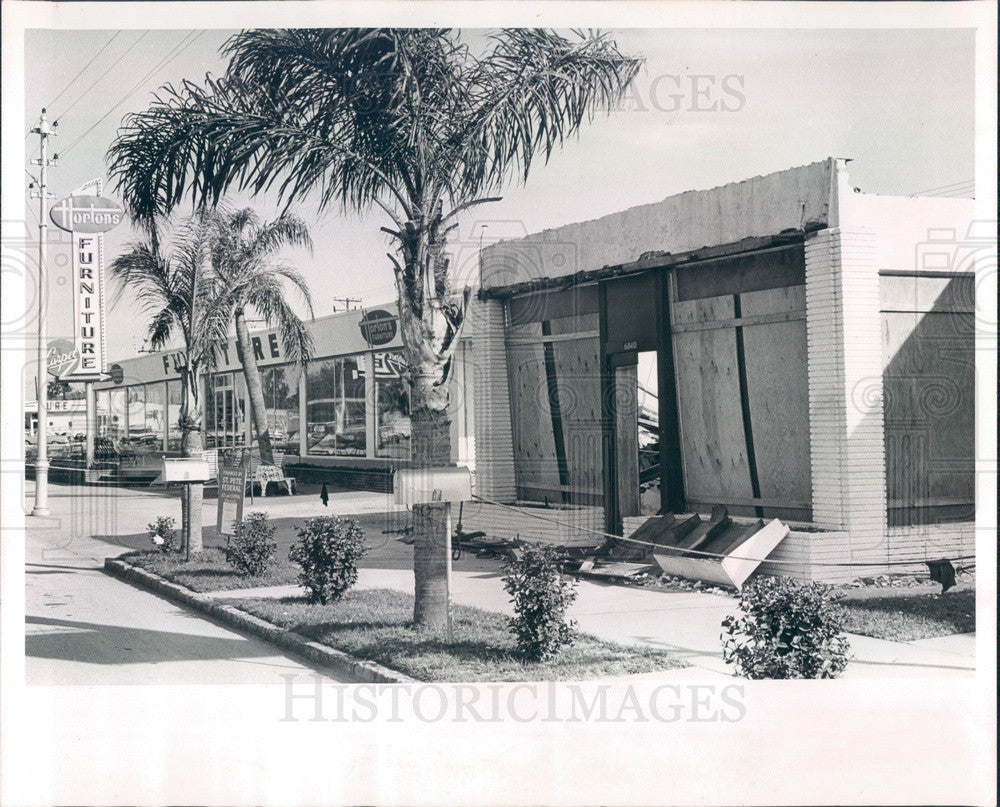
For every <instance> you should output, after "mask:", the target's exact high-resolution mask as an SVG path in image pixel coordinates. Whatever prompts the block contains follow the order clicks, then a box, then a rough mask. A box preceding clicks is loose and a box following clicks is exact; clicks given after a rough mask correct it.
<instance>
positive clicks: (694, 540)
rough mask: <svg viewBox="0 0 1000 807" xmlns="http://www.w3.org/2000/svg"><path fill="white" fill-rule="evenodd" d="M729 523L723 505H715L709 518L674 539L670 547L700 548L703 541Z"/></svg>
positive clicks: (719, 532) (729, 520) (718, 533)
mask: <svg viewBox="0 0 1000 807" xmlns="http://www.w3.org/2000/svg"><path fill="white" fill-rule="evenodd" d="M730 524H732V519H730V518H729V512H728V511H727V510H726V508H725V507H722V506H721V505H716V506H715V507H713V508H712V517H711V519H710V520H708V521H705V522H702V523H701V524H699V525H698V526H696V527H695V528H694V529H693V530H691V532H690V533H689V534H688V535H687V536H685V537H684V538H683V539H682V540H679V541H676V542H675V543H674V544H673V546H672V547H671V549H701V547H702V546H703V545H704V544H705V543H707V542H708V541H711V540H712V539H713V538H715V537H716V536H717V535H720V534H721V533H722V532H724V531H725V530H726V529H727V528H728V527H729V525H730Z"/></svg>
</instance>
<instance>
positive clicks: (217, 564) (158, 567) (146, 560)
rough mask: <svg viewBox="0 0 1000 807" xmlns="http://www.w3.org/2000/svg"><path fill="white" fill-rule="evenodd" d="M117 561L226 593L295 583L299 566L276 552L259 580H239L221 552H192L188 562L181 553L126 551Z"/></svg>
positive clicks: (193, 587) (195, 587) (194, 588)
mask: <svg viewBox="0 0 1000 807" xmlns="http://www.w3.org/2000/svg"><path fill="white" fill-rule="evenodd" d="M121 559H122V560H124V561H125V562H126V563H131V564H132V565H133V566H138V567H139V568H141V569H145V570H146V571H148V572H152V573H153V574H158V575H159V576H160V577H163V578H166V579H167V580H169V581H171V582H172V583H179V584H180V585H182V586H187V587H188V588H189V589H191V590H192V591H201V592H205V591H230V590H232V589H240V588H257V587H258V586H283V585H288V584H289V583H297V582H298V571H299V567H298V566H296V565H294V564H293V563H292V562H291V561H289V560H288V558H287V557H285V556H284V555H283V554H282V553H280V552H279V553H277V554H276V555H275V558H274V562H273V563H272V564H271V567H270V568H269V569H268V570H267V572H266V573H265V574H263V575H262V576H260V577H243V576H242V575H240V573H239V572H237V571H236V570H235V569H234V568H233V567H232V566H230V565H229V564H228V563H226V556H225V553H224V552H223V551H222V550H221V549H215V548H212V549H206V550H205V551H203V552H199V553H196V554H195V555H193V556H192V557H191V561H190V562H187V561H185V560H184V555H183V554H181V553H178V552H171V553H169V554H168V553H164V552H158V551H145V552H128V553H126V554H124V555H122V556H121Z"/></svg>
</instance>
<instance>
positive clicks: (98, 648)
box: [24, 615, 275, 664]
mask: <svg viewBox="0 0 1000 807" xmlns="http://www.w3.org/2000/svg"><path fill="white" fill-rule="evenodd" d="M25 623H26V625H27V627H28V629H29V630H30V629H31V626H32V625H34V626H39V627H45V628H48V630H45V631H44V632H39V633H28V634H27V635H26V636H25V640H24V652H25V655H26V656H32V657H35V658H47V659H61V660H64V661H77V662H84V663H87V664H155V663H158V662H164V661H211V660H225V659H241V658H263V657H267V656H273V655H275V650H273V649H272V648H269V647H267V646H266V645H263V644H260V643H258V642H251V641H250V640H248V639H232V638H228V637H217V636H199V635H197V634H190V633H176V632H173V631H158V630H147V629H145V628H126V627H121V626H119V625H101V624H98V623H95V622H76V621H73V620H67V619H50V618H48V617H40V616H30V615H29V616H27V617H25ZM54 628H63V629H64V630H53V629H54Z"/></svg>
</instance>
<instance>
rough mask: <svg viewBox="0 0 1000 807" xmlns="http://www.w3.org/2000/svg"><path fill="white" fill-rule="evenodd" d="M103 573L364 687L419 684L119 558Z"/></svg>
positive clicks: (106, 563)
mask: <svg viewBox="0 0 1000 807" xmlns="http://www.w3.org/2000/svg"><path fill="white" fill-rule="evenodd" d="M104 571H105V573H106V574H109V575H111V576H112V577H117V578H118V579H119V580H124V581H125V582H127V583H131V584H133V585H135V586H137V587H139V588H144V589H146V590H148V591H152V592H153V593H155V594H159V595H160V596H162V597H166V598H167V599H168V600H172V601H173V602H176V603H180V604H181V605H186V606H187V607H189V608H192V609H193V610H195V611H198V612H200V613H202V614H204V615H205V616H208V617H211V618H212V619H215V620H217V621H219V622H221V623H223V624H224V625H226V626H227V627H230V628H235V629H237V630H239V631H241V632H243V633H248V634H250V635H251V636H254V637H255V638H258V639H263V640H264V641H265V642H270V643H271V644H275V645H278V647H280V648H282V649H283V650H288V651H290V652H292V653H295V654H296V655H298V656H301V657H302V658H304V659H307V660H309V661H311V662H313V663H314V664H317V665H319V666H321V667H325V668H326V669H328V670H329V671H330V672H331V673H333V674H335V675H339V676H342V677H347V678H351V679H352V680H355V681H356V682H358V683H366V684H417V683H420V682H419V681H418V680H417V679H416V678H410V677H409V676H407V675H403V673H400V672H396V671H395V670H391V669H389V668H388V667H383V666H382V665H381V664H377V663H376V662H374V661H367V660H365V659H359V658H357V657H355V656H352V655H350V654H349V653H345V652H343V651H342V650H335V649H333V648H332V647H327V646H326V645H323V644H320V643H319V642H312V641H310V640H309V639H306V638H305V637H303V636H300V635H299V634H297V633H293V632H292V631H288V630H285V629H284V628H279V627H278V626H277V625H273V624H271V623H270V622H267V621H265V620H263V619H261V618H260V617H256V616H253V615H252V614H248V613H246V612H245V611H240V610H239V609H238V608H234V607H233V606H232V605H225V604H223V603H220V602H218V601H217V600H213V599H211V598H210V597H206V596H205V595H204V594H199V593H197V592H195V591H191V589H189V588H186V587H185V586H182V585H179V584H177V583H171V582H170V581H169V580H165V579H164V578H162V577H160V576H159V575H156V574H153V573H152V572H148V571H146V570H145V569H140V568H139V567H138V566H133V565H132V564H130V563H126V562H125V561H123V560H119V559H118V558H105V559H104Z"/></svg>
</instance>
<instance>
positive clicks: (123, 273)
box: [110, 215, 230, 556]
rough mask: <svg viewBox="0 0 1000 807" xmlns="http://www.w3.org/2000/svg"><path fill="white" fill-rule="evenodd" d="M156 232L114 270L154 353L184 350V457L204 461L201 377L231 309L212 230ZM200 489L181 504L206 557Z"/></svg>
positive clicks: (195, 221) (193, 488)
mask: <svg viewBox="0 0 1000 807" xmlns="http://www.w3.org/2000/svg"><path fill="white" fill-rule="evenodd" d="M149 224H150V225H151V230H150V237H149V239H148V240H147V241H141V242H136V243H133V244H130V245H129V247H128V251H126V252H125V253H124V254H122V255H120V256H119V257H117V258H115V260H114V261H113V262H112V264H111V267H110V273H111V277H112V278H114V280H115V281H116V283H117V286H118V297H119V298H120V297H121V295H122V294H123V293H124V291H125V290H126V289H128V290H129V291H130V292H131V293H132V294H134V295H135V297H136V298H137V300H138V302H139V304H140V306H142V308H143V310H144V311H145V312H146V313H148V314H149V315H150V316H151V317H152V319H151V321H150V324H149V332H148V336H149V342H150V345H151V347H152V348H153V349H154V350H159V349H161V348H165V347H168V346H169V345H170V344H171V343H173V342H179V343H180V353H181V367H180V374H181V407H180V417H179V423H178V425H179V427H180V430H181V449H182V452H183V454H184V456H185V457H197V458H199V459H200V458H201V456H202V448H203V444H202V436H201V430H202V394H201V393H202V390H201V373H202V370H203V369H204V368H205V367H207V366H210V365H211V363H212V356H213V351H214V349H215V346H216V345H218V343H219V342H220V341H221V340H223V339H225V338H226V336H227V335H228V333H229V322H230V306H229V305H228V303H227V300H226V295H225V289H224V288H223V287H222V285H221V284H220V283H219V281H218V278H217V277H216V275H215V273H214V272H213V271H212V265H211V245H212V235H213V233H212V230H213V228H212V226H211V223H210V221H209V219H208V217H207V216H205V215H195V216H192V217H190V218H187V219H184V220H182V221H180V222H179V223H177V224H176V225H175V226H173V227H171V228H169V232H168V233H167V235H166V239H165V240H166V243H165V244H164V238H163V233H162V232H161V223H160V222H158V221H155V220H152V221H150V222H149ZM201 503H202V485H201V484H188V485H184V491H183V493H182V498H181V507H182V511H183V518H182V524H183V542H184V546H185V548H186V550H187V552H188V555H189V556H190V554H191V553H192V552H200V551H201V549H202V539H201Z"/></svg>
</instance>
